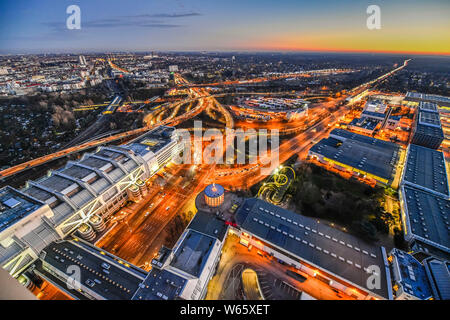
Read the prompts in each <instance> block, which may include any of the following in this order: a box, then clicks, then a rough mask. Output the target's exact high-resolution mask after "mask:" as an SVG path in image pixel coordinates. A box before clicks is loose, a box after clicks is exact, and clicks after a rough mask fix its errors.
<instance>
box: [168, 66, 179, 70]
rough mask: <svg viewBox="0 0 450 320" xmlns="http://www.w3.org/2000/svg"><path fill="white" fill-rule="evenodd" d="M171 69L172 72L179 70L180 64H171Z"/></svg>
mask: <svg viewBox="0 0 450 320" xmlns="http://www.w3.org/2000/svg"><path fill="white" fill-rule="evenodd" d="M169 71H170V72H177V71H178V66H177V65H172V66H169Z"/></svg>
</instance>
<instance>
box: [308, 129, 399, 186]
mask: <svg viewBox="0 0 450 320" xmlns="http://www.w3.org/2000/svg"><path fill="white" fill-rule="evenodd" d="M400 152H401V148H400V147H399V146H398V145H397V144H395V143H392V142H387V141H383V140H378V139H375V138H372V137H368V136H364V135H360V134H357V133H352V132H349V131H346V130H342V129H334V130H333V131H331V132H330V135H329V137H328V138H325V139H322V140H320V141H319V142H318V143H317V144H315V145H314V146H312V147H311V149H310V150H309V156H310V157H312V158H316V159H318V160H319V161H320V162H322V163H325V164H327V165H332V166H334V167H336V168H337V169H339V170H344V171H349V172H351V173H353V174H354V175H357V176H365V177H368V178H372V179H374V180H375V181H377V183H381V184H382V185H390V184H392V182H393V181H394V180H395V176H396V175H397V174H399V173H400V171H399V170H397V163H398V160H399V158H400Z"/></svg>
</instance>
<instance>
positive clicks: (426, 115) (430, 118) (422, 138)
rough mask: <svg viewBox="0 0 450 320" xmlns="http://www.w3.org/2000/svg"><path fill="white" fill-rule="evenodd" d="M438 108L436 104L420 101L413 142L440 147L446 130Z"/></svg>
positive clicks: (428, 146)
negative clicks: (443, 127) (443, 128)
mask: <svg viewBox="0 0 450 320" xmlns="http://www.w3.org/2000/svg"><path fill="white" fill-rule="evenodd" d="M436 110H437V106H436V105H434V106H433V105H431V104H429V103H427V104H425V103H419V107H418V108H417V114H416V119H415V123H414V128H413V133H412V138H411V143H413V144H417V145H420V146H423V147H427V148H431V149H438V148H439V147H440V145H441V143H442V141H443V140H444V132H443V130H442V125H441V119H440V116H439V113H438V112H437V111H436Z"/></svg>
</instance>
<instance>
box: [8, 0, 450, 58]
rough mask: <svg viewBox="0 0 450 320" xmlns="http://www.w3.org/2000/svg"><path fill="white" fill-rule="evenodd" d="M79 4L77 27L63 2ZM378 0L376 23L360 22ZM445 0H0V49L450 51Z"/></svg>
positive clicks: (449, 6)
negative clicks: (370, 25)
mask: <svg viewBox="0 0 450 320" xmlns="http://www.w3.org/2000/svg"><path fill="white" fill-rule="evenodd" d="M72 4H76V5H79V6H80V8H81V30H68V29H67V28H66V19H67V17H68V15H67V14H66V8H67V7H68V6H69V5H72ZM369 4H378V5H379V6H380V8H381V13H382V20H381V21H382V29H381V30H377V31H373V30H372V31H370V30H368V29H367V28H366V18H367V14H366V8H367V6H368V5H369ZM449 16H450V1H447V0H428V1H418V0H407V1H401V0H389V1H365V0H355V1H350V0H339V1H338V0H336V1H331V0H328V1H320V2H319V1H303V0H280V1H275V0H272V1H267V0H259V1H256V0H239V1H237V0H226V1H222V0H221V1H217V0H209V1H206V0H191V1H184V0H127V1H125V0H109V1H106V0H83V1H75V0H70V1H67V0H53V1H50V0H27V1H20V0H15V1H12V0H2V1H1V2H0V51H1V52H12V53H16V52H32V51H34V52H85V51H105V50H111V51H114V50H130V51H132V50H145V51H147V50H314V49H317V50H336V51H346V50H347V51H352V50H355V51H371V50H373V51H406V52H411V51H417V52H422V51H423V52H441V53H449V52H450V48H449V44H448V43H449V41H448V39H450V19H448V17H449Z"/></svg>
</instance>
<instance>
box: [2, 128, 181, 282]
mask: <svg viewBox="0 0 450 320" xmlns="http://www.w3.org/2000/svg"><path fill="white" fill-rule="evenodd" d="M182 149H183V145H182V142H181V140H179V139H178V137H177V136H176V135H175V129H174V128H171V127H158V128H156V129H154V130H152V131H150V132H147V133H145V134H144V135H142V136H140V137H138V138H137V139H135V140H133V141H131V142H130V143H128V144H126V145H124V146H111V147H100V148H98V149H97V150H96V152H94V153H87V154H84V155H83V157H82V158H81V160H79V161H77V162H73V161H69V162H68V163H67V164H66V166H65V167H64V168H62V169H60V170H57V171H52V172H49V173H48V174H47V175H46V176H44V177H42V178H41V179H39V180H36V181H29V182H28V183H27V185H26V187H25V188H23V189H22V190H17V189H14V188H11V187H5V188H3V189H0V266H1V267H2V268H4V269H6V270H7V271H8V272H9V273H10V274H11V275H13V276H15V277H17V276H18V275H19V274H20V273H21V272H22V271H23V270H24V269H25V268H26V267H27V266H29V265H30V264H31V262H33V261H34V260H36V259H37V257H38V254H39V253H40V251H41V250H42V249H43V248H44V247H46V246H47V245H49V244H50V243H51V242H53V241H55V240H60V239H63V238H64V237H66V236H67V235H69V234H71V233H73V232H74V231H75V230H76V229H77V228H78V227H79V226H80V225H81V224H89V223H91V221H93V220H92V219H90V218H91V217H92V216H94V215H96V216H98V217H100V218H101V219H104V218H106V217H107V216H109V215H110V214H111V213H113V212H115V211H116V210H117V209H119V208H120V206H121V205H122V204H123V203H124V202H125V201H126V200H127V198H128V191H127V190H128V188H129V187H131V186H133V185H135V184H136V182H137V181H138V180H146V179H148V178H149V177H150V176H152V175H153V174H154V173H155V172H157V171H158V170H159V169H160V168H161V167H162V166H164V165H165V164H166V163H168V162H169V161H170V160H171V159H172V156H173V155H174V154H176V153H178V152H180V151H181V150H182ZM94 229H95V227H94Z"/></svg>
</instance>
